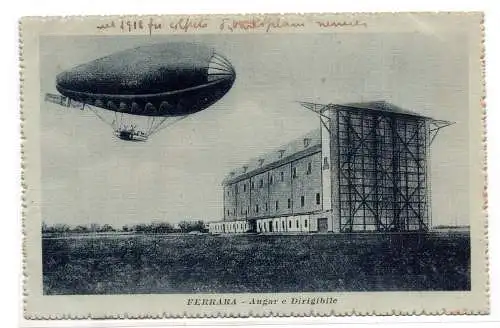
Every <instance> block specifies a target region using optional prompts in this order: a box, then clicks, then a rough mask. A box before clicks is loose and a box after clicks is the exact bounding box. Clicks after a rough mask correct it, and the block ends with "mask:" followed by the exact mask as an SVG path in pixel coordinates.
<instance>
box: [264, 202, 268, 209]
mask: <svg viewBox="0 0 500 328" xmlns="http://www.w3.org/2000/svg"><path fill="white" fill-rule="evenodd" d="M264 205H265V207H266V211H267V202H266V203H265V204H264Z"/></svg>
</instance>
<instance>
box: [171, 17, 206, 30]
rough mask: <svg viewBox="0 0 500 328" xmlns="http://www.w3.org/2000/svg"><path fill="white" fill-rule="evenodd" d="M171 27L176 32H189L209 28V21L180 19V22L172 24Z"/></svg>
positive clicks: (188, 18)
mask: <svg viewBox="0 0 500 328" xmlns="http://www.w3.org/2000/svg"><path fill="white" fill-rule="evenodd" d="M169 27H170V28H171V29H172V30H174V31H177V30H181V31H184V32H188V31H189V30H199V29H204V28H207V27H208V23H207V20H206V19H204V18H195V19H192V18H190V17H187V18H179V20H177V21H175V22H172V23H170V25H169Z"/></svg>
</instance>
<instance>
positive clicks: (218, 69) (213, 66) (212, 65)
mask: <svg viewBox="0 0 500 328" xmlns="http://www.w3.org/2000/svg"><path fill="white" fill-rule="evenodd" d="M221 79H223V80H228V81H231V82H232V81H234V80H235V79H236V72H235V70H234V67H233V66H232V65H231V63H230V62H229V60H227V59H226V58H225V57H224V56H222V55H221V54H218V53H214V54H213V56H212V58H211V59H210V62H209V63H208V81H215V80H221Z"/></svg>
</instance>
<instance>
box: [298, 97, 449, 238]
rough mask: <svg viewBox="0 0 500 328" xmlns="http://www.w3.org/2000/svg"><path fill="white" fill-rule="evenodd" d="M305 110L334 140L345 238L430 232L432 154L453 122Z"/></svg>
mask: <svg viewBox="0 0 500 328" xmlns="http://www.w3.org/2000/svg"><path fill="white" fill-rule="evenodd" d="M301 104H302V105H303V106H304V107H306V108H308V109H310V110H312V111H314V112H315V113H317V114H318V115H319V116H320V119H321V122H322V124H323V126H324V127H326V128H328V131H329V132H330V135H331V138H332V140H333V145H334V147H332V154H331V156H332V158H333V157H334V156H335V157H336V159H337V160H336V162H337V167H336V170H335V168H334V167H333V168H332V170H335V171H336V172H335V174H332V177H334V178H333V180H334V181H333V186H334V187H333V188H335V186H336V188H337V189H338V191H337V192H336V193H335V194H336V197H338V200H337V201H338V202H337V204H338V206H337V207H336V210H337V212H338V213H337V214H338V216H339V222H340V227H339V230H340V231H341V232H355V231H383V232H386V231H426V230H428V228H429V226H430V224H431V222H430V220H431V216H430V209H429V207H430V192H431V190H430V179H429V168H428V157H429V155H430V152H429V148H430V145H431V143H432V141H433V140H434V138H435V136H436V134H437V132H438V131H439V129H441V128H443V127H445V126H448V125H450V124H453V123H452V122H447V121H437V120H433V119H430V118H428V117H424V116H419V115H416V114H415V115H410V114H408V113H407V112H403V111H391V110H387V109H384V110H380V108H371V109H370V108H360V107H356V106H349V105H318V104H312V103H301ZM377 104H379V103H377ZM384 104H386V103H384ZM335 180H336V181H335Z"/></svg>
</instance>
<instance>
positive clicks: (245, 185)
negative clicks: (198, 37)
mask: <svg viewBox="0 0 500 328" xmlns="http://www.w3.org/2000/svg"><path fill="white" fill-rule="evenodd" d="M243 191H244V192H246V191H247V184H246V183H244V184H243Z"/></svg>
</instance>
